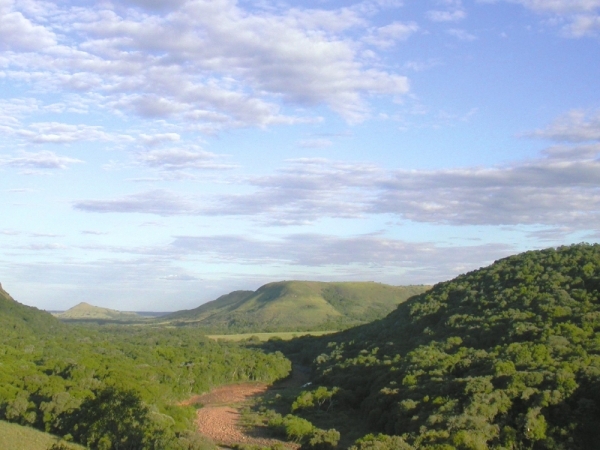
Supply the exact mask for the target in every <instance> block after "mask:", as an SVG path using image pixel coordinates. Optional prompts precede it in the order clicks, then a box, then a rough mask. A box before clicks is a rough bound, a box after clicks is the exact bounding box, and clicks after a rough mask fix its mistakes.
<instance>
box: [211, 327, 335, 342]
mask: <svg viewBox="0 0 600 450" xmlns="http://www.w3.org/2000/svg"><path fill="white" fill-rule="evenodd" d="M336 332H337V331H335V330H330V331H282V332H275V333H245V334H209V335H207V337H209V338H210V339H214V340H220V339H222V340H225V341H234V342H238V341H244V340H248V339H253V340H256V338H258V339H259V340H260V341H261V342H265V341H268V340H269V339H272V338H276V339H281V340H284V341H289V340H290V339H294V338H296V337H300V336H323V335H325V334H331V333H336Z"/></svg>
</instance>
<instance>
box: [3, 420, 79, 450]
mask: <svg viewBox="0 0 600 450" xmlns="http://www.w3.org/2000/svg"><path fill="white" fill-rule="evenodd" d="M57 442H60V443H62V444H64V445H65V446H66V447H67V448H69V449H72V450H80V449H81V450H83V449H84V448H85V447H82V446H81V445H76V444H71V443H67V442H66V441H63V440H61V439H60V438H58V437H56V436H53V435H51V434H48V433H42V432H41V431H38V430H35V429H33V428H29V427H24V426H21V425H16V424H14V423H8V422H4V421H0V448H2V450H48V448H50V447H51V446H52V445H53V444H55V443H57Z"/></svg>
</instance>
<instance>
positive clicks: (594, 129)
mask: <svg viewBox="0 0 600 450" xmlns="http://www.w3.org/2000/svg"><path fill="white" fill-rule="evenodd" d="M525 136H530V137H537V138H542V139H551V140H554V141H559V142H576V143H577V142H586V141H600V110H599V111H589V112H586V111H583V110H573V111H570V112H568V113H567V114H565V115H564V116H562V117H559V118H558V119H557V120H555V121H554V122H553V123H551V124H550V126H548V127H547V128H545V129H543V130H536V131H534V132H531V133H526V134H525Z"/></svg>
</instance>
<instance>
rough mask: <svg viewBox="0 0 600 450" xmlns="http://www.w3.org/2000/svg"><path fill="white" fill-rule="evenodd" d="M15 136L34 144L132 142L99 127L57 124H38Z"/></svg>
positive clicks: (18, 132) (20, 131) (21, 130)
mask: <svg viewBox="0 0 600 450" xmlns="http://www.w3.org/2000/svg"><path fill="white" fill-rule="evenodd" d="M17 134H19V135H20V136H22V137H24V138H25V139H27V140H28V141H29V142H31V143H34V144H67V143H71V142H78V141H116V140H124V141H129V142H131V141H133V138H132V137H130V136H125V135H120V136H117V135H113V134H111V133H107V132H105V131H103V129H102V127H100V126H92V125H83V124H80V125H72V124H66V123H59V122H40V123H33V124H31V125H29V128H28V129H20V130H18V131H17Z"/></svg>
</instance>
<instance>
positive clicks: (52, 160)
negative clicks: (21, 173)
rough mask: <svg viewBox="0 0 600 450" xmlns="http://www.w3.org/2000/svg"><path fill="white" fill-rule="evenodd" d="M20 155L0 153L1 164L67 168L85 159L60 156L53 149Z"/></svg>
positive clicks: (25, 167) (23, 166)
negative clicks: (3, 154)
mask: <svg viewBox="0 0 600 450" xmlns="http://www.w3.org/2000/svg"><path fill="white" fill-rule="evenodd" d="M18 155H19V156H2V155H0V166H6V167H17V168H23V169H66V168H67V167H68V166H69V165H71V164H78V163H82V162H83V161H81V160H79V159H75V158H69V157H67V156H59V155H57V154H56V153H54V152H51V151H47V150H45V151H41V152H36V153H32V152H25V151H23V152H20V153H19V154H18Z"/></svg>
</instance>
